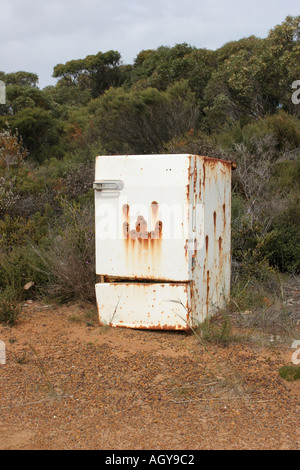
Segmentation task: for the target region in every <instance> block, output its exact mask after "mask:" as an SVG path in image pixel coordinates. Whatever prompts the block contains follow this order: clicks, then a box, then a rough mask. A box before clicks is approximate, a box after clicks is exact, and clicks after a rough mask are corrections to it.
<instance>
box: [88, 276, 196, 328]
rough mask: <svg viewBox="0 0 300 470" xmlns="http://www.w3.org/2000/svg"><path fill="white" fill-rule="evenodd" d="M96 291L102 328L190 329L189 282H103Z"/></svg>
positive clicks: (97, 286) (97, 285)
mask: <svg viewBox="0 0 300 470" xmlns="http://www.w3.org/2000/svg"><path fill="white" fill-rule="evenodd" d="M95 288H96V299H97V307H98V313H99V321H100V324H101V325H108V326H112V327H126V328H141V329H145V328H146V329H161V330H190V327H191V324H190V321H191V318H190V307H189V305H190V285H189V283H161V284H160V283H153V284H151V283H141V282H136V283H133V282H131V283H100V284H96V286H95Z"/></svg>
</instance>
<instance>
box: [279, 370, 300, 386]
mask: <svg viewBox="0 0 300 470" xmlns="http://www.w3.org/2000/svg"><path fill="white" fill-rule="evenodd" d="M279 375H280V377H282V378H283V379H285V380H287V381H288V382H294V380H299V379H300V367H297V366H283V367H281V368H280V369H279Z"/></svg>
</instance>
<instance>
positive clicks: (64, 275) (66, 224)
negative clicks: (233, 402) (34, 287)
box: [35, 200, 96, 302]
mask: <svg viewBox="0 0 300 470" xmlns="http://www.w3.org/2000/svg"><path fill="white" fill-rule="evenodd" d="M61 204H62V210H63V214H62V216H61V217H60V218H59V220H58V222H57V226H56V228H54V229H53V230H52V231H51V232H50V234H49V240H50V243H49V245H48V246H47V247H46V248H42V249H40V248H36V249H35V250H36V253H37V254H38V256H39V257H40V258H41V260H42V262H43V263H44V264H45V265H46V271H47V273H48V279H49V282H48V284H47V290H46V293H47V295H49V296H51V297H55V298H56V299H57V300H59V301H61V302H64V301H70V300H79V299H80V300H84V301H94V300H95V282H96V275H95V235H94V210H93V207H92V206H90V205H86V206H84V207H81V205H80V204H79V203H75V202H72V203H70V202H67V201H66V200H64V201H62V203H61Z"/></svg>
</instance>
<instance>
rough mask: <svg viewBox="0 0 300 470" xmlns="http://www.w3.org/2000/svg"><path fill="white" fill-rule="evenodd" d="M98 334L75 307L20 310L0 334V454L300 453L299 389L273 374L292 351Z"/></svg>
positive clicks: (268, 344)
mask: <svg viewBox="0 0 300 470" xmlns="http://www.w3.org/2000/svg"><path fill="white" fill-rule="evenodd" d="M238 334H240V335H244V337H243V338H244V339H243V340H241V339H238V340H237V341H231V342H230V343H229V344H227V345H226V346H224V345H222V344H212V343H206V344H205V347H204V346H203V344H202V342H201V341H199V339H198V338H197V337H196V336H195V335H194V334H187V333H182V332H170V331H146V330H132V329H125V328H108V327H100V326H99V325H98V322H97V321H95V320H91V319H90V318H89V316H88V314H87V310H86V308H83V306H80V305H70V306H64V307H57V306H54V305H42V304H40V303H37V302H33V303H28V304H24V307H23V310H22V315H21V317H20V319H19V320H18V321H17V323H16V324H15V325H14V326H13V327H12V328H9V327H6V326H3V325H2V326H0V340H2V341H4V342H5V344H6V364H2V365H0V387H1V401H0V449H1V450H21V449H24V450H49V449H50V450H57V449H66V450H76V449H85V450H91V449H92V450H101V449H103V450H200V449H201V450H202V449H210V450H213V449H228V450H229V449H251V450H254V449H271V450H277V449H289V450H296V449H299V447H300V414H299V412H300V382H299V381H296V382H286V381H284V380H283V379H281V378H280V376H279V374H278V369H279V368H280V367H281V366H283V365H286V364H291V356H292V352H293V351H292V350H291V344H290V343H284V342H282V341H280V339H279V338H276V339H275V340H274V338H270V339H268V338H267V337H266V336H264V337H263V338H260V336H259V335H257V332H253V331H247V332H245V331H243V332H238Z"/></svg>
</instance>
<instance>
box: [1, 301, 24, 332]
mask: <svg viewBox="0 0 300 470" xmlns="http://www.w3.org/2000/svg"><path fill="white" fill-rule="evenodd" d="M20 313H21V310H20V307H19V303H18V302H17V301H16V300H15V299H14V298H10V297H9V296H7V295H1V294H0V323H4V324H6V325H8V326H12V325H13V324H14V323H15V321H16V320H17V318H18V317H19V315H20Z"/></svg>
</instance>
